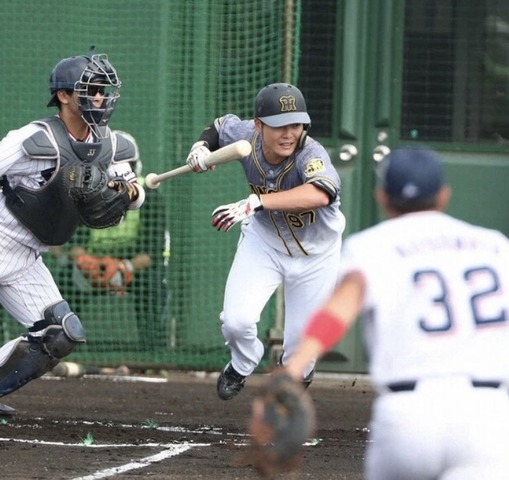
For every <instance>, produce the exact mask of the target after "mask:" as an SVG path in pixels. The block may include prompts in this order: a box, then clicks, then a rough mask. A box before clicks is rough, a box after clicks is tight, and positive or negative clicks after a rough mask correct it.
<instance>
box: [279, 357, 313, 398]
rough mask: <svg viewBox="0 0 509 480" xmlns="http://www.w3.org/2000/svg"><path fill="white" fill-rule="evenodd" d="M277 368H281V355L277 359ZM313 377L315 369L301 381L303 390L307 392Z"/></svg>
mask: <svg viewBox="0 0 509 480" xmlns="http://www.w3.org/2000/svg"><path fill="white" fill-rule="evenodd" d="M276 366H277V367H283V354H281V356H280V357H279V360H278V362H277V365H276ZM314 376H315V369H314V368H313V370H311V371H310V372H309V373H308V374H307V375H306V377H305V378H304V379H303V380H302V386H303V387H304V390H307V389H308V388H309V386H310V385H311V382H312V381H313V377H314Z"/></svg>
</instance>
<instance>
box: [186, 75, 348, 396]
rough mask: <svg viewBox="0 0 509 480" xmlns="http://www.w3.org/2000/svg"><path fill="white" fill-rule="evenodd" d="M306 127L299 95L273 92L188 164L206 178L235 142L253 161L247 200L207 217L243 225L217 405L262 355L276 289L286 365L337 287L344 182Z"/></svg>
mask: <svg viewBox="0 0 509 480" xmlns="http://www.w3.org/2000/svg"><path fill="white" fill-rule="evenodd" d="M310 123H311V120H310V117H309V115H308V113H307V109H306V103H305V100H304V97H303V95H302V93H301V92H300V90H299V89H298V88H296V87H295V86H293V85H289V84H285V83H275V84H271V85H268V86H266V87H264V88H263V89H262V90H260V92H259V93H258V95H257V97H256V100H255V115H254V119H251V120H241V119H240V118H238V117H237V116H235V115H233V114H228V115H225V116H223V117H220V118H217V119H216V120H215V121H214V122H213V124H212V125H210V127H208V128H206V129H205V130H204V131H203V132H202V135H201V137H200V140H199V141H198V142H196V143H195V144H194V145H193V147H192V149H191V152H190V154H189V156H188V159H187V163H188V165H189V166H190V167H191V168H192V169H193V170H194V171H196V172H203V171H205V170H207V165H206V164H205V160H206V158H207V157H208V155H209V154H210V151H214V150H217V149H218V148H221V147H224V146H226V145H228V144H230V143H233V142H236V141H238V140H242V139H245V140H248V141H249V142H251V145H252V153H251V154H250V155H249V156H246V157H244V158H242V159H240V162H241V164H242V167H243V168H244V172H245V175H246V179H247V181H248V183H249V187H250V191H251V195H250V196H249V197H248V198H247V199H244V200H241V201H240V202H235V203H232V204H228V205H222V206H220V207H218V208H216V209H215V210H214V212H213V222H212V223H213V226H215V227H216V228H217V229H218V230H224V231H227V230H229V229H230V228H232V227H233V226H234V225H235V224H236V223H239V222H240V223H241V235H240V239H239V243H238V247H237V251H236V254H235V258H234V260H233V264H232V266H231V269H230V273H229V275H228V279H227V282H226V289H225V296H224V304H223V311H222V312H221V314H220V320H221V325H222V333H223V336H224V338H225V340H226V345H228V347H229V349H230V352H231V362H229V363H228V364H227V365H226V366H225V368H224V369H223V371H222V373H221V375H220V376H219V378H218V383H217V393H218V395H219V397H220V398H221V399H223V400H230V399H231V398H233V397H234V396H235V395H237V394H238V393H239V392H240V390H241V389H242V388H243V387H244V383H245V379H246V377H247V376H249V375H250V374H251V373H252V372H253V371H254V370H255V368H256V367H257V366H258V364H259V362H260V361H261V359H262V357H263V354H264V345H263V342H262V341H261V340H260V339H259V338H258V332H257V323H258V321H259V320H260V315H261V313H262V310H263V309H264V307H265V305H266V304H267V302H268V301H269V299H270V297H271V296H272V294H273V293H274V291H275V290H276V288H277V287H278V286H279V285H281V284H282V285H283V288H284V304H285V316H284V338H283V349H284V353H283V356H282V358H281V360H280V361H281V362H282V363H283V364H284V362H285V360H286V358H287V356H288V355H290V354H291V353H292V352H293V350H294V348H295V346H296V343H297V341H298V339H299V337H300V335H301V332H302V328H303V326H304V321H305V319H306V318H307V317H308V316H309V314H310V313H311V312H312V311H313V310H314V309H315V308H316V307H317V306H318V305H320V304H321V303H322V302H323V301H324V299H325V298H327V296H328V295H329V294H330V293H331V291H332V289H333V287H334V283H335V279H336V276H337V270H338V259H339V255H340V249H341V235H342V233H343V230H344V227H345V219H344V216H343V214H342V213H341V211H340V209H339V206H340V186H341V183H340V178H339V176H338V173H337V171H336V169H335V168H334V166H333V165H332V163H331V160H330V158H329V155H328V154H327V152H326V150H325V149H324V147H323V146H322V145H320V144H319V143H318V142H317V141H316V140H314V139H312V138H311V137H309V136H308V130H309V127H310ZM314 365H315V362H314V360H313V359H310V360H309V362H308V364H307V365H306V368H305V369H304V372H303V381H304V382H305V385H306V386H308V385H309V384H310V383H311V380H312V377H313V371H314Z"/></svg>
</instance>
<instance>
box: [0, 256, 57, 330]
mask: <svg viewBox="0 0 509 480" xmlns="http://www.w3.org/2000/svg"><path fill="white" fill-rule="evenodd" d="M61 300H62V295H61V294H60V292H59V290H58V287H57V285H56V284H55V281H54V280H53V276H52V275H51V272H50V271H49V270H48V268H47V267H46V265H44V263H43V261H42V258H41V257H40V256H37V257H36V256H35V254H34V255H33V257H32V258H31V260H30V262H28V261H27V262H26V264H25V266H24V268H23V269H21V270H18V271H17V272H16V273H15V274H11V275H9V276H8V277H7V278H4V279H2V281H1V283H0V303H1V304H2V306H3V307H4V308H5V309H6V310H7V311H8V312H9V313H10V314H11V315H12V316H13V317H14V318H15V319H16V320H17V321H18V322H19V323H21V324H22V325H24V326H25V327H27V328H29V327H31V326H32V325H33V324H34V322H36V321H38V320H42V318H43V314H44V310H45V309H46V308H47V307H49V306H50V305H53V304H55V303H57V302H59V301H61ZM35 335H37V334H36V333H35Z"/></svg>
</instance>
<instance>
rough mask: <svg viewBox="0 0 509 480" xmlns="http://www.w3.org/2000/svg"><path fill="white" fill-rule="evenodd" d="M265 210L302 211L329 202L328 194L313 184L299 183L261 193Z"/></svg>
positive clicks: (322, 205)
mask: <svg viewBox="0 0 509 480" xmlns="http://www.w3.org/2000/svg"><path fill="white" fill-rule="evenodd" d="M260 199H261V201H262V204H263V208H264V209H265V210H280V211H284V212H302V211H304V210H311V209H315V208H320V207H325V206H327V205H328V204H329V197H328V195H327V194H326V193H325V192H324V191H323V190H321V189H320V188H317V187H315V186H314V185H311V184H305V185H299V186H298V187H295V188H292V189H290V190H283V191H280V192H273V193H266V194H262V195H260Z"/></svg>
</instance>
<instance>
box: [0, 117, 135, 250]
mask: <svg viewBox="0 0 509 480" xmlns="http://www.w3.org/2000/svg"><path fill="white" fill-rule="evenodd" d="M34 123H36V124H38V125H42V126H44V127H46V129H47V130H48V131H45V130H40V131H38V132H37V133H34V134H33V135H32V136H31V137H29V138H27V139H26V140H25V141H24V142H23V149H24V151H25V153H26V154H27V156H28V157H30V158H31V159H33V160H34V161H37V160H38V159H55V160H56V162H57V165H56V169H55V171H54V173H53V174H52V176H51V178H50V179H49V180H48V182H47V183H45V184H44V185H43V186H42V187H41V188H40V189H33V188H28V187H25V186H23V185H18V186H17V187H15V188H11V187H10V185H9V184H8V182H7V179H6V177H5V176H4V178H3V192H4V194H5V195H6V197H7V199H6V205H7V208H8V209H9V210H10V212H11V213H12V214H13V215H14V216H15V217H16V218H17V219H18V220H19V221H20V222H21V223H22V224H23V225H24V226H25V227H26V228H28V229H29V230H30V231H31V232H32V233H33V234H34V235H35V236H36V237H37V239H38V240H40V241H41V242H42V243H44V244H45V245H62V244H63V243H65V242H67V241H68V240H69V239H70V238H71V237H72V235H73V234H74V232H75V231H76V228H77V227H78V226H79V225H80V224H81V220H80V216H79V213H78V210H77V208H76V206H75V205H74V202H73V200H72V198H71V197H70V196H69V195H68V193H67V191H65V189H64V188H63V184H64V182H62V181H61V178H60V177H61V176H62V172H61V167H62V166H64V165H74V164H77V163H81V162H87V163H91V164H94V165H96V166H97V167H99V168H101V170H106V169H107V168H108V166H109V165H110V163H111V162H112V160H113V159H115V160H117V158H115V157H116V155H115V151H114V149H113V145H112V141H111V135H114V134H113V133H111V135H109V136H108V137H107V138H103V139H101V140H100V141H99V142H98V143H85V142H77V141H74V140H73V139H72V138H71V137H70V136H69V134H68V132H67V129H66V127H65V125H64V124H63V122H62V121H61V120H60V119H59V118H58V117H49V118H46V119H44V120H38V121H36V122H34ZM106 128H107V127H106ZM117 139H118V144H117V149H116V150H117V151H118V156H119V157H123V158H119V159H118V160H124V159H125V157H129V150H130V146H131V145H130V143H129V144H125V142H127V140H126V139H125V138H124V137H120V135H119V136H118V137H117ZM126 151H127V154H126Z"/></svg>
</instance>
